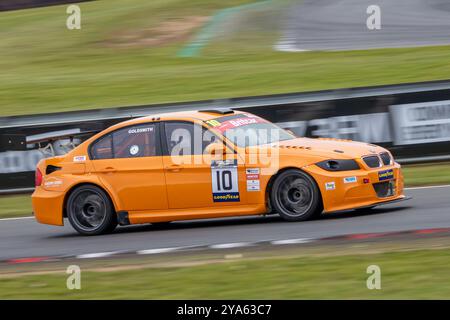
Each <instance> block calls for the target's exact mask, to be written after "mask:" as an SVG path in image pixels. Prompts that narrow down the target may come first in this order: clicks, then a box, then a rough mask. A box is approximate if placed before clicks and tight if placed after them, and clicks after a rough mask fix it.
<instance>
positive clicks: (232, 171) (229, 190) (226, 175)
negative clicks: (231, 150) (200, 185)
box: [211, 159, 240, 202]
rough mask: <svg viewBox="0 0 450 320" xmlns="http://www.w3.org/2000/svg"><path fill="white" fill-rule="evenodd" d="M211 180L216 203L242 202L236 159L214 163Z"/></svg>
mask: <svg viewBox="0 0 450 320" xmlns="http://www.w3.org/2000/svg"><path fill="white" fill-rule="evenodd" d="M211 178H212V180H211V182H212V192H213V201H214V202H238V201H240V198H239V183H238V170H237V160H236V159H233V160H224V161H222V160H221V161H212V162H211Z"/></svg>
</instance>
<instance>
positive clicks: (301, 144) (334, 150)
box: [273, 138, 385, 159]
mask: <svg viewBox="0 0 450 320" xmlns="http://www.w3.org/2000/svg"><path fill="white" fill-rule="evenodd" d="M273 146H274V147H278V148H279V149H280V150H283V151H284V150H286V152H289V153H291V152H298V153H302V154H304V153H305V152H309V153H312V154H314V155H317V156H319V157H325V158H334V159H349V158H351V159H354V158H360V157H362V156H365V155H370V154H373V153H379V152H382V151H385V149H384V148H381V147H379V146H376V145H373V144H368V143H365V142H356V141H350V140H339V139H328V138H326V139H325V138H317V139H312V138H296V139H292V140H285V141H280V142H279V143H276V144H273Z"/></svg>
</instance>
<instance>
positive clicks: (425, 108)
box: [390, 100, 450, 145]
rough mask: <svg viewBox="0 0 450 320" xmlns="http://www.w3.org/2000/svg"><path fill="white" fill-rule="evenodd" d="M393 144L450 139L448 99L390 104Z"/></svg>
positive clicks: (449, 103) (449, 106) (449, 107)
mask: <svg viewBox="0 0 450 320" xmlns="http://www.w3.org/2000/svg"><path fill="white" fill-rule="evenodd" d="M390 112H391V115H392V121H393V124H394V144H395V145H409V144H419V143H433V142H443V141H450V100H445V101H433V102H423V103H411V104H401V105H393V106H390Z"/></svg>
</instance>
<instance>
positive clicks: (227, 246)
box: [209, 242, 254, 249]
mask: <svg viewBox="0 0 450 320" xmlns="http://www.w3.org/2000/svg"><path fill="white" fill-rule="evenodd" d="M253 245H254V243H251V242H234V243H220V244H213V245H210V246H209V248H211V249H231V248H242V247H250V246H253Z"/></svg>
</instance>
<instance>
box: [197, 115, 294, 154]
mask: <svg viewBox="0 0 450 320" xmlns="http://www.w3.org/2000/svg"><path fill="white" fill-rule="evenodd" d="M206 123H207V124H208V125H209V126H210V127H213V128H214V129H216V130H218V131H219V132H221V133H222V134H223V135H224V136H225V137H226V138H227V139H228V140H230V141H231V142H233V143H234V144H235V145H237V146H239V147H250V146H257V145H263V144H268V143H274V142H279V141H283V140H290V139H294V138H295V136H294V135H292V134H290V133H289V132H287V131H286V130H283V129H281V128H280V127H278V126H277V125H275V124H273V123H271V122H269V121H267V120H264V119H262V118H260V117H257V116H255V115H252V114H247V113H244V114H236V115H232V116H225V117H221V118H217V119H213V120H208V121H206Z"/></svg>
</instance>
